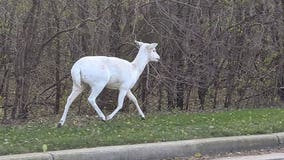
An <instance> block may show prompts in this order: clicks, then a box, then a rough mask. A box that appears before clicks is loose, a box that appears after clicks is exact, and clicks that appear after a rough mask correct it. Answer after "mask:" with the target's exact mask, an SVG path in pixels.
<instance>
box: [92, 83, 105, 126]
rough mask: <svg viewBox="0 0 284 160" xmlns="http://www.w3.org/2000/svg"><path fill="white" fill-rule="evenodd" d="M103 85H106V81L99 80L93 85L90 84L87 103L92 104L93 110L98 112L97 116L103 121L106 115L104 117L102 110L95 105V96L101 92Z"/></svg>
mask: <svg viewBox="0 0 284 160" xmlns="http://www.w3.org/2000/svg"><path fill="white" fill-rule="evenodd" d="M105 86H106V82H105V83H104V82H100V83H96V84H95V85H92V86H91V94H90V96H89V97H88V101H89V103H90V104H91V105H92V107H93V108H94V109H95V111H96V112H97V113H98V115H99V117H100V118H101V119H102V120H103V121H105V120H106V117H105V115H104V113H103V112H102V110H101V109H100V108H99V106H98V105H97V103H96V98H97V97H98V95H99V94H100V93H101V92H102V90H103V89H104V87H105Z"/></svg>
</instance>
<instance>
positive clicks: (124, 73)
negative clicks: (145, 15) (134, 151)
mask: <svg viewBox="0 0 284 160" xmlns="http://www.w3.org/2000/svg"><path fill="white" fill-rule="evenodd" d="M135 43H136V44H137V45H138V46H139V51H138V54H137V56H136V58H135V59H134V60H133V61H132V62H128V61H126V60H123V59H120V58H116V57H105V56H87V57H83V58H81V59H79V60H78V61H77V62H76V63H75V64H74V65H73V67H72V69H71V76H72V80H73V88H72V92H71V94H70V95H69V97H68V98H67V102H66V105H65V109H64V113H63V115H62V118H61V120H60V122H59V124H58V127H60V126H62V125H63V124H64V122H65V120H66V116H67V112H68V110H69V108H70V105H71V104H72V102H73V101H74V100H75V98H76V97H77V96H78V95H79V94H80V93H81V92H82V91H83V89H84V84H88V85H89V86H90V87H91V94H90V96H89V97H88V101H89V103H90V104H91V105H92V107H93V108H94V109H95V111H96V112H97V113H98V115H99V117H100V118H101V119H102V120H103V121H106V120H110V119H112V118H113V116H114V115H115V114H116V113H117V112H118V111H119V110H120V109H121V108H122V106H123V101H124V97H125V96H126V95H127V97H128V98H129V99H130V100H131V101H132V102H133V103H134V104H135V106H136V108H137V110H138V112H139V114H140V115H141V117H142V118H143V119H144V118H145V115H144V113H143V112H142V110H141V109H140V107H139V105H138V102H137V99H136V98H135V96H134V95H133V94H132V92H131V90H130V89H131V88H132V87H133V86H134V85H135V83H136V81H137V80H138V78H139V76H140V75H141V74H142V72H143V70H144V68H145V66H146V65H147V64H148V62H150V61H158V60H159V59H160V56H159V55H158V53H157V52H156V49H155V48H156V46H157V45H158V44H157V43H151V44H149V43H143V42H138V41H135ZM105 87H107V88H110V89H118V90H119V95H118V105H117V108H116V109H115V110H114V111H113V112H112V113H111V114H110V115H109V116H107V117H105V115H104V114H103V112H102V111H101V109H100V108H99V107H98V105H97V103H96V98H97V97H98V95H99V94H100V93H101V91H102V90H103V89H104V88H105Z"/></svg>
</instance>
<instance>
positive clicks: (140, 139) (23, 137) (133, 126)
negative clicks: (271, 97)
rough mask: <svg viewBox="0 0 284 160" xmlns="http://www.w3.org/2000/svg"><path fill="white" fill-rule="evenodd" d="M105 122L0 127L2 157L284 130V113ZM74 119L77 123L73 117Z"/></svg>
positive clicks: (41, 122)
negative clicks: (45, 148)
mask: <svg viewBox="0 0 284 160" xmlns="http://www.w3.org/2000/svg"><path fill="white" fill-rule="evenodd" d="M119 115H120V116H119V117H115V118H114V119H113V120H112V121H108V122H106V123H104V122H101V121H98V120H96V119H95V120H94V119H93V118H86V117H74V116H69V117H67V124H66V125H64V126H63V127H62V128H59V129H58V128H56V122H57V120H58V119H59V117H56V118H55V117H50V118H49V119H40V120H38V121H37V122H29V123H26V124H21V125H16V126H0V155H5V154H15V153H27V152H42V150H43V149H42V146H43V145H44V144H45V145H47V148H48V149H47V150H48V151H51V150H61V149H71V148H72V149H73V148H85V147H97V146H107V145H120V144H135V143H147V142H161V141H173V140H184V139H196V138H207V137H220V136H236V135H252V134H265V133H273V132H282V131H284V121H283V120H284V109H254V110H240V111H228V112H218V113H172V114H169V113H159V114H157V115H154V114H153V115H151V114H150V115H147V117H146V118H147V119H146V120H144V121H143V120H140V118H139V117H138V116H129V115H126V114H121V113H120V114H119ZM71 117H72V118H71Z"/></svg>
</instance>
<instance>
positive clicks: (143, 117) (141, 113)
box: [127, 90, 145, 119]
mask: <svg viewBox="0 0 284 160" xmlns="http://www.w3.org/2000/svg"><path fill="white" fill-rule="evenodd" d="M127 97H128V98H129V99H130V100H131V101H132V102H133V103H134V104H135V106H136V108H137V110H138V112H139V114H140V115H141V117H142V119H145V115H144V113H143V112H142V110H141V108H140V107H139V105H138V102H137V99H136V97H135V96H134V95H133V94H132V92H131V91H130V90H129V91H128V92H127Z"/></svg>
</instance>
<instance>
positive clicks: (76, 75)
mask: <svg viewBox="0 0 284 160" xmlns="http://www.w3.org/2000/svg"><path fill="white" fill-rule="evenodd" d="M71 76H72V80H73V85H75V86H76V87H79V88H81V87H82V82H81V70H80V68H79V67H76V66H74V67H73V68H72V69H71Z"/></svg>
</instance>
